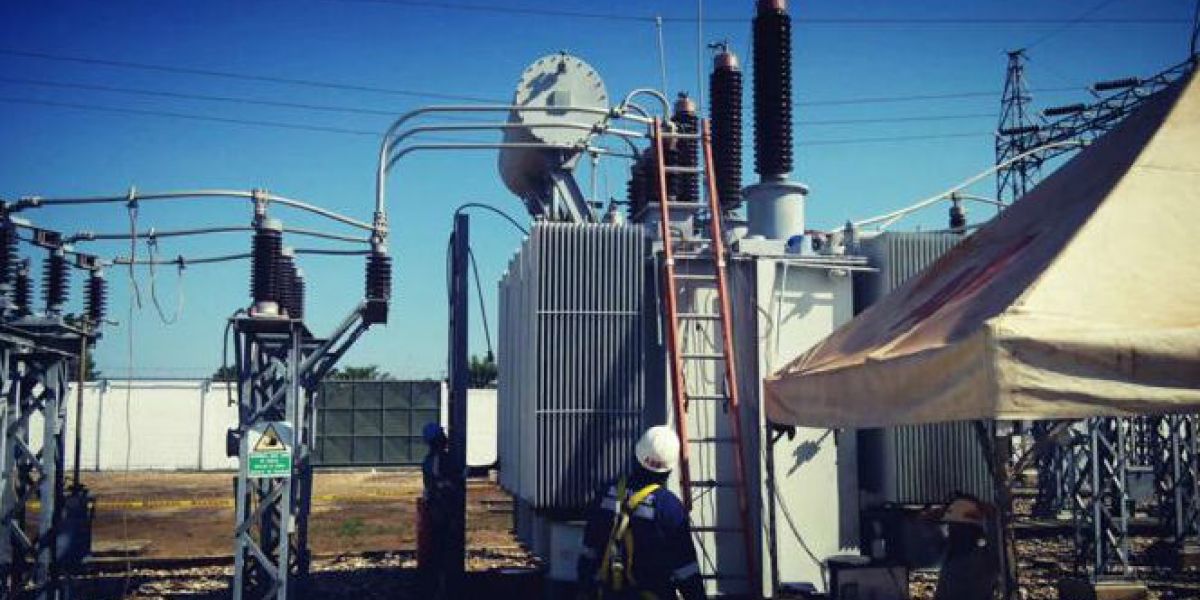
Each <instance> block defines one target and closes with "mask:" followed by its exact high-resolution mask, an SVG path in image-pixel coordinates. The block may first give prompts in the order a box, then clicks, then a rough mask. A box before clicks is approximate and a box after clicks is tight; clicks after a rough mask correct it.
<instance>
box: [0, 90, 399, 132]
mask: <svg viewBox="0 0 1200 600" xmlns="http://www.w3.org/2000/svg"><path fill="white" fill-rule="evenodd" d="M0 102H13V103H17V104H32V105H37V106H54V107H58V108H77V109H81V110H92V111H99V112H110V113H121V114H130V115H144V116H152V117H171V118H175V119H190V120H193V121H210V122H215V123H232V124H235V125H255V126H259V127H275V128H278V129H297V130H303V131H318V132H322V133H341V134H346V135H360V136H371V137H378V136H379V132H378V131H367V130H365V129H344V128H341V127H324V126H321V125H302V124H299V123H284V122H280V121H261V120H254V119H235V118H230V117H210V116H203V115H193V114H188V113H177V112H169V111H162V110H145V109H140V108H121V107H115V106H99V105H96V104H81V103H78V102H55V101H51V100H32V99H28V98H14V97H12V96H0Z"/></svg>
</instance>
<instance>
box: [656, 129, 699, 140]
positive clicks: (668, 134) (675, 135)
mask: <svg viewBox="0 0 1200 600" xmlns="http://www.w3.org/2000/svg"><path fill="white" fill-rule="evenodd" d="M662 136H663V138H665V139H673V140H698V139H700V134H699V133H684V132H682V131H663V132H662Z"/></svg>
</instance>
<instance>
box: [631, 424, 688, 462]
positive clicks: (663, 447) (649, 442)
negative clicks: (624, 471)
mask: <svg viewBox="0 0 1200 600" xmlns="http://www.w3.org/2000/svg"><path fill="white" fill-rule="evenodd" d="M633 452H634V454H636V455H637V460H638V463H639V464H641V465H642V466H643V467H645V468H646V470H649V471H654V472H655V473H669V472H670V471H671V469H674V468H675V463H676V461H678V460H679V436H677V435H675V431H674V430H672V429H671V428H670V427H667V426H666V425H655V426H654V427H651V428H650V429H647V430H646V433H643V434H642V439H640V440H638V443H637V446H636V447H635V448H634V450H633Z"/></svg>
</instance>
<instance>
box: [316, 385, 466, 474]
mask: <svg viewBox="0 0 1200 600" xmlns="http://www.w3.org/2000/svg"><path fill="white" fill-rule="evenodd" d="M441 400H442V387H441V383H439V382H437V381H336V380H333V381H325V382H323V383H322V384H321V388H320V391H319V393H318V394H317V401H316V411H317V415H316V419H317V421H316V424H317V430H316V444H315V446H314V456H313V459H314V461H313V462H314V465H316V466H318V467H349V466H399V465H416V464H420V463H421V460H422V459H423V458H424V456H425V444H424V443H423V442H422V440H421V428H422V427H424V426H425V424H426V423H429V422H434V423H437V422H439V418H440V411H441Z"/></svg>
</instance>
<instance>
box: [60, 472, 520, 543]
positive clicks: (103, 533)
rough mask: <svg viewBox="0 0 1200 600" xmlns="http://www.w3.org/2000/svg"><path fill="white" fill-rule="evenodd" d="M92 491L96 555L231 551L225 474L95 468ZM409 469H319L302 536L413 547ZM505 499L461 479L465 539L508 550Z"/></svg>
mask: <svg viewBox="0 0 1200 600" xmlns="http://www.w3.org/2000/svg"><path fill="white" fill-rule="evenodd" d="M83 479H84V484H85V485H87V486H88V487H89V488H90V489H91V490H92V493H93V495H94V496H95V497H96V499H97V508H96V519H95V525H94V529H93V531H94V544H93V545H94V547H95V550H96V553H97V554H98V555H100V556H104V555H109V556H116V555H121V554H125V553H127V552H133V553H134V554H135V555H136V556H137V557H139V558H184V557H201V556H203V557H215V556H228V555H230V554H231V553H232V544H233V542H232V540H233V504H232V501H233V475H232V474H230V473H129V474H123V473H92V474H85V475H84V477H83ZM420 494H421V475H420V472H419V471H416V470H403V471H387V472H369V471H368V472H358V471H355V472H318V473H317V474H316V475H315V476H314V482H313V505H312V516H311V517H310V518H309V544H310V547H311V548H312V551H313V553H314V554H316V555H339V554H346V553H362V552H384V551H395V550H412V549H414V548H415V547H416V533H415V529H414V523H415V510H416V508H415V507H416V499H417V497H419V496H420ZM509 506H510V504H509V498H508V496H507V494H505V493H504V492H503V491H502V490H500V488H499V487H498V486H496V485H495V484H493V483H491V482H489V481H486V480H478V481H476V480H473V481H472V482H471V483H470V484H469V487H468V505H467V530H468V533H467V543H468V544H469V545H470V546H472V547H480V548H503V549H515V548H516V547H517V546H516V542H515V541H514V540H513V538H512V536H511V534H510V533H509V529H510V527H511V524H512V523H511V521H512V517H511V513H510V512H509Z"/></svg>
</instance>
